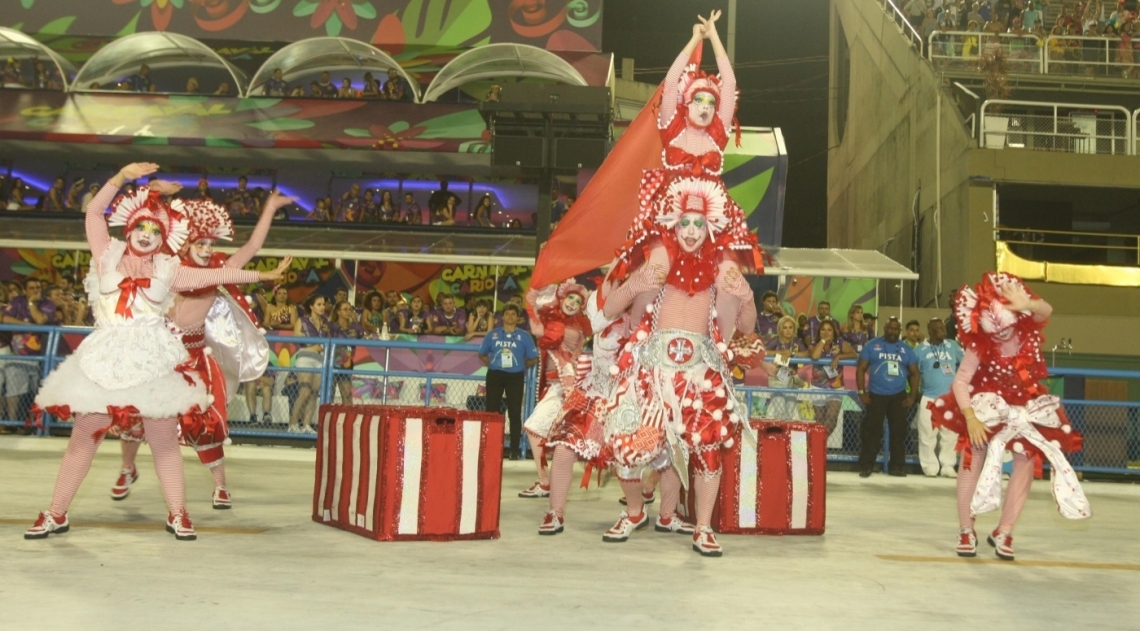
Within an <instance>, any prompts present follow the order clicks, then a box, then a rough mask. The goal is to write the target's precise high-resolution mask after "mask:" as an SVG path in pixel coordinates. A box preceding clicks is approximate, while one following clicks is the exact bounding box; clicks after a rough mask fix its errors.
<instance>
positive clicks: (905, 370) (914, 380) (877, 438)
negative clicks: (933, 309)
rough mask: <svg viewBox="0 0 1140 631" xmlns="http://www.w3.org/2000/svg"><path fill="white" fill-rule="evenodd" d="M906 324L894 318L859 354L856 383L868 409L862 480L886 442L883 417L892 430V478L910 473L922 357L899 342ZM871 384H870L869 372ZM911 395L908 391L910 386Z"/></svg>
mask: <svg viewBox="0 0 1140 631" xmlns="http://www.w3.org/2000/svg"><path fill="white" fill-rule="evenodd" d="M901 332H902V325H901V324H899V321H898V319H897V318H894V317H892V318H891V319H890V320H888V321H887V326H886V327H884V329H883V337H877V338H875V339H873V340H871V341H869V342H867V344H866V346H864V347H863V351H862V352H860V353H859V366H858V367H857V368H856V369H855V384H856V386H857V387H858V389H859V399H860V400H861V401H863V406H864V407H865V409H866V412H865V414H864V415H863V427H862V428H861V429H862V431H861V441H860V443H861V444H860V445H859V477H861V478H866V477H869V476H870V475H871V468H872V467H873V466H874V464H875V456H876V455H878V453H879V446H880V445H882V443H883V416H884V415H885V416H886V417H887V422H888V423H890V429H891V444H890V471H889V475H893V476H897V477H903V476H905V475H906V471H904V470H903V467H904V466H905V465H906V442H905V441H906V431H907V422H906V421H907V418H906V416H907V410H909V409H910V406H912V405H914V397H915V395H916V394H917V393H918V358H917V357H915V355H914V351H913V350H911V348H910V346H909V345H908V344H907V343H906V342H904V341H902V340H900V339H899V334H900V333H901ZM868 372H870V373H871V381H870V384H869V385H865V384H866V383H867V379H866V377H867V373H868ZM908 381H909V383H910V392H909V393H908V392H907V383H908Z"/></svg>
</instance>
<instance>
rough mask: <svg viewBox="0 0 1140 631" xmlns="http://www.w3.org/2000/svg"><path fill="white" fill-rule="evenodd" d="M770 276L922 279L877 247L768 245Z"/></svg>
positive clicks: (768, 269)
mask: <svg viewBox="0 0 1140 631" xmlns="http://www.w3.org/2000/svg"><path fill="white" fill-rule="evenodd" d="M767 251H768V254H770V255H771V256H772V259H773V263H772V265H770V266H767V267H766V268H765V270H764V271H765V272H766V274H767V275H769V276H828V277H832V278H873V279H876V280H918V274H916V273H915V272H912V271H910V269H908V268H907V267H906V266H905V265H902V264H901V263H898V262H896V261H895V260H894V259H892V258H890V257H888V256H887V255H886V254H883V253H882V252H877V251H875V250H832V249H818V248H767Z"/></svg>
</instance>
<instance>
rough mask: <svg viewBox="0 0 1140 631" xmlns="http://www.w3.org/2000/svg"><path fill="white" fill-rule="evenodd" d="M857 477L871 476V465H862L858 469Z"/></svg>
mask: <svg viewBox="0 0 1140 631" xmlns="http://www.w3.org/2000/svg"><path fill="white" fill-rule="evenodd" d="M859 477H861V478H869V477H871V467H863V468H862V469H859Z"/></svg>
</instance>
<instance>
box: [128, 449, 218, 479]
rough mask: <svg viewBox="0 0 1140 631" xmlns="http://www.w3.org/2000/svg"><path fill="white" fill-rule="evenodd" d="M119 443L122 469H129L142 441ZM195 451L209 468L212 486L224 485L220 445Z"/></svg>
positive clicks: (133, 463) (133, 464)
mask: <svg viewBox="0 0 1140 631" xmlns="http://www.w3.org/2000/svg"><path fill="white" fill-rule="evenodd" d="M119 445H120V446H121V447H122V448H123V469H130V468H131V467H133V466H135V458H136V457H137V456H138V453H139V447H140V446H141V445H142V443H141V442H139V441H134V440H120V441H119ZM215 452H216V453H215ZM195 453H197V454H198V459H199V460H201V461H202V464H204V465H206V468H207V469H209V470H210V475H212V476H214V486H216V487H217V486H225V485H226V465H225V461H224V460H223V454H222V447H221V445H219V446H217V447H215V448H213V449H208V450H206V451H196V452H195ZM213 458H217V460H216V461H213ZM215 463H216V464H215Z"/></svg>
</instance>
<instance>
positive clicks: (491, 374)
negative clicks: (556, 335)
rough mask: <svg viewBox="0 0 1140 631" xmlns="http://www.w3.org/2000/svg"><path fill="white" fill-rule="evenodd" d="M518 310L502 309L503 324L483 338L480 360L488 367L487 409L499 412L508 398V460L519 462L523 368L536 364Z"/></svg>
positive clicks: (512, 307) (535, 353)
mask: <svg viewBox="0 0 1140 631" xmlns="http://www.w3.org/2000/svg"><path fill="white" fill-rule="evenodd" d="M518 323H519V308H518V306H517V305H513V304H507V306H506V307H503V325H502V326H500V327H497V328H494V329H491V332H490V333H488V334H487V336H486V337H484V338H483V345H482V346H480V347H479V361H481V362H483V365H484V366H486V367H487V403H486V408H485V409H486V410H488V411H498V410H499V409H501V408H502V405H503V392H504V391H505V392H506V395H507V418H509V419H510V423H511V449H510V452H508V454H507V455H508V457H509V458H510V459H511V460H518V459H519V458H520V455H519V440H520V438H521V434H522V400H523V390H524V389H525V385H524V379H525V378H526V369H527V368H530V367H531V366H533V365H535V364H537V363H538V347H536V346H535V345H534V339H533V338H531V336H530V333H527V332H526V331H524V330H522V329H520V328H518Z"/></svg>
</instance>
